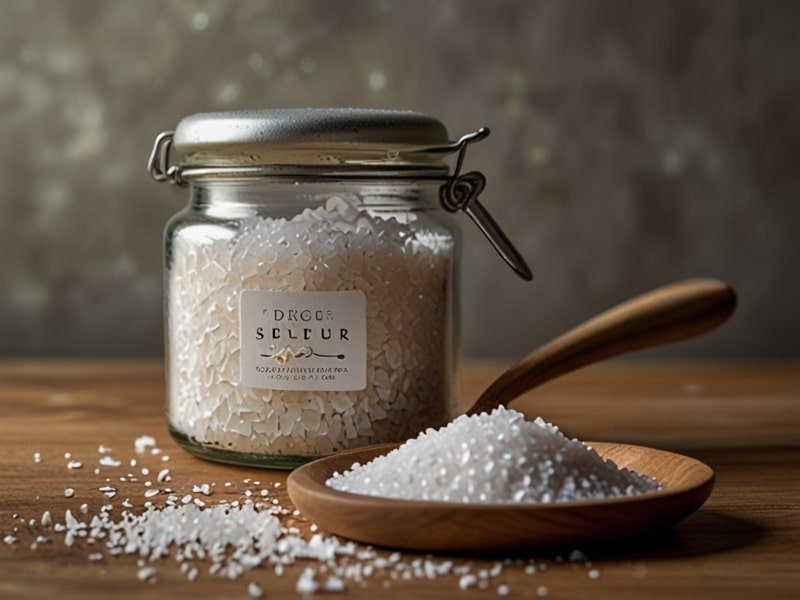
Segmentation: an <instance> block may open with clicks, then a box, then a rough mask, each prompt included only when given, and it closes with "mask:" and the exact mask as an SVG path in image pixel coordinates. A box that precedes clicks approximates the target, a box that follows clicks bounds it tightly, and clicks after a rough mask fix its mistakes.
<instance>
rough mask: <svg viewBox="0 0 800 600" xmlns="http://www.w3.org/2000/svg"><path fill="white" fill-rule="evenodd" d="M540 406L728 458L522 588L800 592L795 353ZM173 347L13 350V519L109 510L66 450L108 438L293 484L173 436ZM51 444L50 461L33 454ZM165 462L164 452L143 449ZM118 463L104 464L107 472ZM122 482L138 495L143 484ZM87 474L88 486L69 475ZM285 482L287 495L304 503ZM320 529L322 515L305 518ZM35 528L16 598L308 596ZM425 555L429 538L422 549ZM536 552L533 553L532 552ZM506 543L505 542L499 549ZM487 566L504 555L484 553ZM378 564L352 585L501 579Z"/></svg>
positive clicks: (477, 378) (7, 448) (690, 594)
mask: <svg viewBox="0 0 800 600" xmlns="http://www.w3.org/2000/svg"><path fill="white" fill-rule="evenodd" d="M505 367H506V365H482V366H478V365H466V366H465V367H464V368H463V369H462V382H463V385H462V389H463V396H464V404H465V406H466V405H468V404H469V400H470V399H474V398H477V396H478V395H479V394H480V392H481V391H482V390H483V389H484V388H485V386H486V385H487V384H488V383H489V382H490V381H491V380H492V379H493V378H494V377H496V376H497V375H498V374H499V373H501V372H502V371H503V369H504V368H505ZM512 405H513V406H514V407H516V408H520V409H522V410H524V411H525V412H526V413H528V414H529V415H531V416H533V415H536V414H542V415H543V416H544V417H546V418H548V419H551V420H555V421H556V422H557V423H559V424H560V425H562V426H563V427H564V428H565V429H567V430H569V431H571V432H572V433H575V434H577V435H580V436H581V437H583V438H585V439H601V440H609V441H619V442H631V443H642V444H646V445H650V446H655V447H661V448H670V449H674V450H676V451H679V452H682V453H686V454H689V455H691V456H693V457H694V458H697V459H699V460H702V461H703V462H705V463H707V464H708V465H710V466H711V467H712V468H713V469H714V471H715V472H716V474H717V479H716V483H715V487H714V492H713V493H712V495H711V497H710V498H709V500H708V501H707V502H706V504H705V505H704V506H703V507H702V508H701V509H700V510H699V511H697V512H696V513H695V514H694V515H692V516H691V517H689V518H688V519H686V520H685V521H683V522H681V523H679V524H678V525H677V526H676V527H675V528H674V530H672V531H670V532H669V533H667V534H661V535H654V536H648V537H647V538H644V539H638V540H634V541H626V542H615V543H603V544H601V545H599V546H596V547H589V548H582V550H584V551H585V552H586V553H587V554H588V555H589V557H590V558H591V559H592V561H593V566H594V567H596V568H597V569H598V570H599V572H600V578H599V579H598V580H596V581H595V580H590V579H588V577H587V575H586V569H585V568H584V567H583V566H582V565H576V564H572V563H568V562H563V563H558V562H555V561H553V560H551V559H552V558H553V556H552V555H551V554H549V553H546V554H539V553H533V554H534V555H536V556H537V557H539V558H541V559H547V562H548V564H549V568H548V569H547V570H546V571H543V572H538V573H536V574H535V575H526V574H525V573H524V572H523V570H522V568H520V567H517V566H513V565H511V566H509V567H507V568H506V570H505V572H504V574H503V580H504V581H505V582H506V583H508V584H509V585H510V587H511V597H512V598H537V597H538V596H537V588H538V586H540V585H544V586H547V588H548V590H549V597H551V598H593V599H597V598H606V597H607V598H623V599H625V598H642V597H647V598H676V597H681V598H683V597H685V598H720V597H724V598H772V597H785V598H796V597H798V595H800V574H798V573H799V572H800V571H799V570H798V569H797V556H798V553H800V513H798V510H797V498H799V497H800V467H799V466H798V465H800V365H798V364H797V363H786V364H735V365H725V364H695V365H650V364H635V365H621V364H609V365H602V366H598V367H593V368H589V369H585V370H582V371H581V372H577V373H574V374H572V375H570V376H568V377H565V378H563V379H560V380H558V381H554V382H551V383H548V384H546V385H545V386H543V387H541V388H539V389H537V390H536V391H535V392H534V393H532V394H528V395H526V396H524V397H523V398H520V399H519V400H516V401H515V402H514V403H513V404H512ZM163 409H164V406H163V370H162V367H161V364H160V361H89V362H81V361H41V362H33V361H10V360H6V361H0V444H1V445H2V446H1V447H2V452H0V533H2V534H3V535H5V533H7V532H8V531H9V530H10V528H11V527H12V526H13V525H14V524H16V523H18V521H17V520H14V519H12V515H13V514H14V513H20V515H21V516H23V517H24V518H36V519H38V518H39V517H40V516H41V513H42V511H44V510H45V509H47V510H51V511H53V513H54V514H56V513H59V512H60V514H63V511H64V510H65V509H67V508H70V509H72V510H76V509H77V507H78V506H79V505H80V504H82V503H83V502H87V503H88V504H89V508H90V511H92V512H94V511H97V510H98V509H99V507H100V506H101V505H102V504H103V503H104V501H105V500H104V498H103V497H102V496H101V495H100V493H99V492H98V491H97V487H98V478H97V477H96V476H94V474H93V473H92V471H91V470H90V469H89V468H84V469H81V470H77V471H68V470H67V469H66V468H65V460H64V459H63V453H64V452H66V451H70V452H72V454H73V455H75V456H76V457H77V458H78V459H80V460H83V461H84V462H85V463H87V465H92V466H93V465H94V464H96V458H97V451H96V449H97V445H98V444H100V443H105V444H107V445H109V446H112V447H113V448H114V449H115V452H118V453H119V454H120V455H123V456H127V457H131V456H134V453H133V448H132V443H133V440H134V439H135V438H136V437H137V436H138V435H141V434H145V433H147V434H151V435H154V436H155V437H156V438H157V439H158V442H159V445H160V447H161V448H162V449H163V450H164V452H165V453H166V454H168V455H170V461H169V466H170V468H171V469H172V472H173V477H174V481H173V482H172V484H171V485H172V487H173V488H174V489H176V490H178V491H184V490H189V489H191V484H192V483H202V482H217V485H218V487H219V486H220V485H221V484H222V483H223V482H225V481H231V482H233V483H234V484H235V487H234V488H232V489H230V490H228V491H226V490H225V488H223V489H222V490H219V489H218V490H217V491H216V492H215V497H216V498H222V497H225V498H228V499H236V498H240V497H242V496H241V494H242V492H243V490H244V488H245V487H246V486H245V484H244V483H243V479H246V478H251V479H255V480H258V481H260V482H261V484H262V487H263V486H267V485H271V484H272V483H273V482H278V483H282V484H285V481H286V475H285V474H284V473H280V472H270V471H260V470H257V469H248V468H237V467H230V466H225V465H218V464H214V463H209V462H205V461H202V460H199V459H196V458H194V457H192V456H190V455H188V454H187V453H185V452H183V451H181V450H180V449H179V448H178V447H177V446H176V445H175V444H174V443H172V442H171V440H170V439H169V437H168V435H167V432H166V428H165V423H164V417H163ZM35 451H39V452H41V453H42V454H43V457H44V460H43V462H42V463H41V464H40V465H35V464H34V463H33V460H32V454H33V452H35ZM143 462H144V463H146V464H147V465H148V466H150V467H155V466H158V465H159V464H160V463H159V462H158V461H157V460H156V457H151V458H147V459H146V460H145V461H143ZM106 476H107V474H106V472H105V471H104V472H103V474H102V476H101V478H100V481H101V484H102V482H103V481H104V478H105V477H106ZM119 485H120V496H118V498H116V499H115V501H114V503H116V504H117V506H118V505H119V502H121V500H122V499H124V498H125V497H126V496H130V497H131V501H132V502H133V503H134V505H135V506H136V507H138V508H141V506H142V505H143V502H144V500H145V498H143V497H142V495H141V489H142V488H141V484H138V485H134V484H129V485H127V486H124V485H123V484H121V483H120V484H119ZM65 486H71V487H73V488H75V490H76V495H75V497H74V498H72V499H67V498H65V497H64V496H63V488H64V487H65ZM283 490H284V488H280V490H277V491H278V495H279V497H280V499H281V501H282V502H285V503H287V504H288V499H287V498H286V496H285V494H284V492H283ZM297 526H298V527H300V529H301V530H303V531H307V528H308V526H309V524H308V523H307V522H306V521H304V520H302V519H298V521H297ZM35 531H37V529H36V528H34V530H31V531H28V530H27V529H25V528H23V530H22V531H21V532H20V539H21V541H22V542H24V543H20V544H17V545H15V546H12V547H9V546H6V545H4V544H0V598H3V599H4V600H5V599H6V598H60V599H61V598H108V597H115V598H133V597H139V596H141V595H143V594H147V595H149V596H151V597H154V598H160V597H164V598H176V597H187V596H192V597H210V598H246V597H247V596H246V582H248V581H253V580H255V581H259V582H260V583H261V584H262V586H263V587H264V589H265V590H266V592H267V598H282V597H287V598H294V597H297V596H296V594H295V592H294V586H295V582H296V579H297V577H298V576H299V573H300V571H301V570H302V567H303V566H305V565H303V564H299V565H297V566H295V567H292V568H290V569H288V570H287V573H286V575H284V576H283V577H278V576H275V575H274V574H273V573H272V572H271V571H268V570H264V569H257V570H255V571H253V572H251V573H249V574H248V575H247V576H245V577H244V578H243V579H241V580H238V581H234V582H230V581H226V580H220V579H218V578H214V577H210V576H208V575H207V574H205V573H201V575H200V577H199V579H198V581H197V582H196V583H194V584H190V583H187V582H186V580H185V578H184V577H183V576H182V575H181V574H180V572H179V570H178V569H177V568H175V566H174V565H173V564H172V563H171V562H170V563H164V565H162V566H159V576H158V578H159V580H158V582H157V583H156V584H154V585H145V584H141V583H138V582H137V581H136V558H135V557H123V558H118V559H108V560H106V561H103V562H102V563H99V564H97V563H91V564H90V563H89V562H88V561H87V555H88V553H89V552H90V550H89V548H87V547H86V546H80V545H76V546H74V547H71V548H67V547H65V546H63V544H62V543H60V542H57V543H53V544H49V545H45V546H41V547H39V548H38V549H37V550H31V549H30V547H29V545H30V542H31V541H32V539H33V536H34V532H35ZM411 555H412V556H413V554H411ZM521 556H522V557H523V558H528V557H529V556H530V553H526V554H523V555H521ZM494 558H496V557H492V559H494ZM471 560H473V561H474V564H475V566H476V567H478V568H485V567H488V566H490V565H491V564H493V562H492V561H490V560H489V557H472V558H471ZM384 580H385V577H384V576H383V575H378V576H376V577H375V578H373V579H371V580H370V581H369V582H368V583H367V584H366V585H365V586H364V587H361V586H358V585H350V586H348V591H347V593H346V594H345V597H352V598H377V597H380V598H390V599H391V598H407V597H418V598H420V599H426V598H439V597H441V596H442V595H446V594H449V595H457V596H458V597H459V598H462V597H463V598H472V597H475V598H477V597H487V594H488V597H495V596H496V594H495V590H489V591H488V592H481V591H476V590H469V591H466V592H462V591H460V590H458V586H457V581H456V580H455V579H454V578H452V577H448V578H444V579H440V580H436V581H426V580H422V581H419V580H418V581H410V582H394V581H392V582H391V585H390V587H388V588H384V587H383V582H384Z"/></svg>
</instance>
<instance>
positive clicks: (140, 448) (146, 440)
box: [133, 435, 156, 454]
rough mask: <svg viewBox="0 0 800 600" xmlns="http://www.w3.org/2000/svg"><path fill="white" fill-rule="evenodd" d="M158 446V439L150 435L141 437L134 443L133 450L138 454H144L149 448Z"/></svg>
mask: <svg viewBox="0 0 800 600" xmlns="http://www.w3.org/2000/svg"><path fill="white" fill-rule="evenodd" d="M155 445H156V439H155V438H154V437H152V436H149V435H140V436H139V437H137V438H136V440H134V442H133V448H134V450H136V454H144V453H145V452H146V451H147V449H148V448H151V447H153V446H155Z"/></svg>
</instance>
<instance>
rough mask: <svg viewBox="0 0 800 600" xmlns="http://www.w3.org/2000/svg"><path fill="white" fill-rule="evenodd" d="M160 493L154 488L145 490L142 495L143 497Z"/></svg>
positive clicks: (150, 496)
mask: <svg viewBox="0 0 800 600" xmlns="http://www.w3.org/2000/svg"><path fill="white" fill-rule="evenodd" d="M160 493H161V490H157V489H155V488H153V489H150V490H147V491H145V493H144V497H145V498H152V497H153V496H158V495H159V494H160Z"/></svg>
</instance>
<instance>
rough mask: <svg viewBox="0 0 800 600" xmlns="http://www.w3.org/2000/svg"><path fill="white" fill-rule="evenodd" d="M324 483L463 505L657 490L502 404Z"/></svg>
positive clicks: (372, 493)
mask: <svg viewBox="0 0 800 600" xmlns="http://www.w3.org/2000/svg"><path fill="white" fill-rule="evenodd" d="M326 483H327V485H328V486H329V487H332V488H334V489H337V490H340V491H343V492H351V493H355V494H365V495H369V496H382V497H387V498H400V499H408V500H433V501H440V502H458V503H470V504H473V503H477V504H505V503H518V502H520V503H541V504H547V503H552V502H571V501H576V500H589V499H602V498H613V497H617V496H631V495H636V494H643V493H646V492H652V491H656V490H658V489H660V485H659V484H658V482H656V481H655V480H654V479H651V478H649V477H645V476H644V475H640V474H638V473H635V472H634V471H631V470H629V469H624V468H623V469H620V468H618V467H617V465H616V464H614V462H613V461H611V460H604V459H603V458H601V457H600V455H599V454H597V452H596V451H595V450H593V449H592V448H590V447H588V446H586V445H585V444H584V443H583V442H581V441H579V440H577V439H572V440H570V439H568V438H567V437H566V436H564V434H562V433H561V432H560V431H559V430H558V427H556V426H555V425H552V424H550V423H546V422H545V421H543V420H542V419H541V418H538V419H536V420H535V421H526V420H525V417H524V416H523V415H522V414H521V413H519V412H517V411H515V410H511V409H507V408H505V407H499V408H497V409H495V410H493V411H492V412H491V413H488V414H487V413H482V414H479V415H472V416H466V415H462V416H460V417H458V418H457V419H455V420H454V421H453V422H451V423H449V424H448V425H447V426H445V427H443V428H441V429H439V430H434V429H428V430H427V431H425V432H424V433H422V434H420V435H419V436H418V437H417V438H415V439H412V440H409V441H408V442H406V443H405V444H403V445H402V446H400V447H399V448H397V449H396V450H393V451H392V452H390V453H388V454H386V455H385V456H380V457H378V458H375V459H374V460H372V461H371V462H369V463H367V464H365V465H360V464H358V463H356V464H354V465H353V466H352V467H351V468H350V470H348V471H346V472H345V473H343V474H340V473H334V475H333V476H332V477H331V478H330V479H328V481H327V482H326Z"/></svg>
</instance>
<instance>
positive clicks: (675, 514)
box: [288, 279, 736, 552]
mask: <svg viewBox="0 0 800 600" xmlns="http://www.w3.org/2000/svg"><path fill="white" fill-rule="evenodd" d="M735 306H736V295H735V294H734V292H733V290H731V288H730V287H728V286H727V285H726V284H724V283H722V282H719V281H714V280H708V279H697V280H690V281H684V282H681V283H676V284H673V285H669V286H665V287H663V288H660V289H657V290H655V291H653V292H650V293H647V294H644V295H642V296H639V297H637V298H634V299H633V300H629V301H628V302H625V303H624V304H621V305H619V306H617V307H616V308H613V309H611V310H609V311H607V312H605V313H603V314H601V315H599V316H597V317H595V318H594V319H592V320H590V321H588V322H586V323H584V324H583V325H580V326H579V327H576V328H575V329H573V330H571V331H569V332H567V333H565V334H564V335H562V336H560V337H558V338H556V339H555V340H553V341H552V342H550V343H548V344H546V345H545V346H543V347H541V348H540V349H539V350H537V351H535V352H534V353H532V354H530V355H529V356H527V357H526V358H524V359H523V360H522V361H520V362H519V363H517V364H516V365H514V366H513V367H511V368H510V369H508V370H507V371H506V372H505V373H503V374H502V375H501V376H500V377H499V378H498V379H497V380H495V381H494V383H492V384H491V385H490V386H489V388H488V389H487V390H486V391H485V392H484V393H483V394H481V396H480V398H478V400H477V402H475V404H474V405H473V406H472V408H471V409H470V410H469V411H468V413H469V414H472V413H476V412H482V411H488V410H491V409H493V408H495V407H496V406H498V405H500V404H506V403H508V402H510V401H511V400H513V399H514V398H516V397H517V396H519V395H520V394H523V393H525V392H527V391H529V390H531V389H532V388H534V387H536V386H537V385H540V384H542V383H544V382H546V381H549V380H551V379H553V378H555V377H558V376H560V375H563V374H565V373H568V372H570V371H573V370H575V369H578V368H580V367H583V366H585V365H588V364H590V363H593V362H596V361H599V360H602V359H604V358H608V357H611V356H616V355H619V354H622V353H624V352H631V351H633V350H641V349H643V348H649V347H652V346H657V345H660V344H665V343H668V342H673V341H677V340H682V339H686V338H689V337H692V336H696V335H699V334H701V333H705V332H707V331H710V330H711V329H714V328H715V327H718V326H719V325H721V324H722V323H723V322H724V321H725V320H726V319H727V318H728V317H729V316H730V315H731V313H732V312H733V310H734V308H735ZM589 444H590V445H591V446H593V447H594V448H595V449H596V450H597V451H598V452H599V453H600V455H601V456H603V457H605V458H611V459H612V460H614V461H615V462H616V463H617V465H618V466H620V467H628V468H631V469H634V470H636V471H638V472H639V473H643V474H645V475H649V476H650V477H654V478H655V479H656V480H658V481H659V482H660V483H661V484H662V485H663V486H664V489H662V490H661V491H658V492H653V493H648V494H643V495H639V496H626V497H622V498H612V499H608V500H596V501H582V502H564V503H555V504H458V503H449V502H422V501H414V500H396V499H391V498H378V497H373V496H364V495H360V494H350V493H347V492H340V491H337V490H334V489H332V488H329V487H327V486H326V485H325V482H326V481H327V480H328V479H329V478H330V477H331V475H332V474H333V473H334V471H339V472H342V471H345V470H347V469H349V468H350V466H351V465H352V464H353V463H354V462H360V463H361V464H364V463H366V462H369V461H370V460H372V459H373V458H376V457H377V456H380V455H382V454H385V453H387V452H389V451H391V450H393V449H394V448H396V447H397V446H398V445H399V444H382V445H379V446H369V447H366V448H357V449H355V450H348V451H344V452H338V453H336V454H333V455H331V456H328V457H326V458H322V459H320V460H317V461H314V462H312V463H310V464H307V465H304V466H302V467H300V468H299V469H297V470H296V471H294V472H293V473H292V474H291V475H289V481H288V491H289V496H290V497H291V499H292V502H294V504H295V506H296V507H297V508H298V509H300V511H301V512H302V513H304V514H305V515H306V517H308V518H309V519H311V520H313V521H315V522H316V523H318V524H319V525H320V526H321V527H322V528H323V529H325V530H327V531H329V532H331V533H335V534H338V535H342V536H345V537H348V538H352V539H355V540H358V541H361V542H366V543H370V544H379V545H383V546H393V547H400V548H413V549H418V550H428V551H449V552H460V551H486V550H514V549H526V548H532V547H536V546H543V545H545V546H551V545H561V544H575V543H585V542H590V541H596V540H600V539H606V538H610V537H619V536H626V535H633V534H638V533H642V532H644V531H648V530H652V529H654V528H657V527H664V526H669V525H671V524H673V523H675V522H677V521H678V520H680V519H682V518H684V517H686V516H688V515H689V514H691V513H692V512H694V511H695V510H697V509H698V508H699V507H700V506H701V505H702V504H703V502H705V500H706V498H708V495H709V494H710V493H711V488H712V487H713V484H714V473H713V471H712V470H711V469H710V468H709V467H708V466H706V465H704V464H703V463H700V462H698V461H696V460H693V459H691V458H689V457H686V456H681V455H678V454H672V453H669V452H663V451H660V450H654V449H651V448H644V447H641V446H629V445H625V444H606V443H596V442H589Z"/></svg>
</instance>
